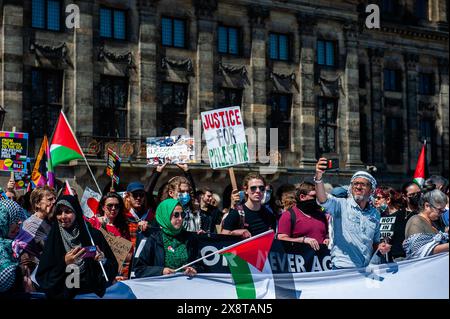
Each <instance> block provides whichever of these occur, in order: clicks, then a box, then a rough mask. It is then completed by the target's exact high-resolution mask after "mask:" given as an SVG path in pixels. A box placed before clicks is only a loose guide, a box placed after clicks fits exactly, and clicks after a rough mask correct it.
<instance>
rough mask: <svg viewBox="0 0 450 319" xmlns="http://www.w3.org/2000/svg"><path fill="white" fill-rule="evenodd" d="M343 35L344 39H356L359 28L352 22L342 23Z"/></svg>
mask: <svg viewBox="0 0 450 319" xmlns="http://www.w3.org/2000/svg"><path fill="white" fill-rule="evenodd" d="M343 29H344V35H345V40H346V41H356V40H357V39H358V34H359V32H360V31H359V29H358V25H357V24H356V23H354V22H348V23H346V24H345V25H344V27H343Z"/></svg>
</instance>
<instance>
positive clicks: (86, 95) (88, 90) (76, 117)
mask: <svg viewBox="0 0 450 319" xmlns="http://www.w3.org/2000/svg"><path fill="white" fill-rule="evenodd" d="M77 4H78V6H79V8H80V15H81V17H80V28H78V29H76V28H75V29H74V31H73V36H74V39H73V43H74V46H73V48H74V49H73V51H74V52H72V54H73V60H74V75H73V80H74V85H73V94H74V99H73V105H72V106H71V108H70V109H69V110H68V111H67V113H68V114H67V116H68V118H69V122H71V123H70V124H71V125H72V128H73V130H74V131H75V132H76V134H78V135H92V132H93V128H94V127H93V126H94V123H93V120H92V119H93V115H94V110H93V106H94V63H93V52H94V48H93V42H92V30H93V28H95V26H94V25H93V23H92V20H93V19H92V13H93V2H92V1H89V0H82V1H78V3H77Z"/></svg>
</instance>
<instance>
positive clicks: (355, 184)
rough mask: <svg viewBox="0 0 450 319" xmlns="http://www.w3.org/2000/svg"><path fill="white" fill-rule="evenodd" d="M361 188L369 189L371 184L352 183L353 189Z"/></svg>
mask: <svg viewBox="0 0 450 319" xmlns="http://www.w3.org/2000/svg"><path fill="white" fill-rule="evenodd" d="M359 186H361V187H362V188H369V187H370V184H369V183H364V182H353V183H352V187H353V188H356V187H359Z"/></svg>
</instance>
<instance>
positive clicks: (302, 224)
mask: <svg viewBox="0 0 450 319" xmlns="http://www.w3.org/2000/svg"><path fill="white" fill-rule="evenodd" d="M326 163H327V160H326V159H325V158H321V159H320V160H319V161H318V162H317V164H316V170H315V174H314V175H312V176H311V179H310V180H305V181H299V183H298V184H296V185H290V184H286V185H282V186H280V187H279V188H278V189H276V190H275V189H274V187H273V186H272V185H270V184H268V183H267V182H266V180H265V179H264V177H263V176H261V175H260V174H258V173H249V174H248V175H247V176H246V177H245V178H244V180H243V181H242V188H241V189H234V190H233V189H230V190H229V192H227V191H224V196H223V198H220V196H219V195H218V194H215V193H214V192H213V190H212V189H210V188H207V187H202V188H200V189H197V188H196V185H195V183H194V179H193V178H192V175H191V174H190V171H189V167H188V165H187V164H184V165H181V164H178V167H179V168H180V170H181V172H182V174H180V175H177V176H175V177H173V178H171V179H170V180H168V181H164V183H163V184H162V186H161V187H160V188H159V190H158V191H157V192H155V187H156V184H157V182H158V180H159V178H160V177H161V175H162V172H163V170H164V169H165V167H166V165H167V164H163V165H159V166H157V167H156V168H155V169H154V172H153V174H152V175H151V177H150V178H149V180H148V181H147V183H146V184H145V185H144V184H143V183H141V182H140V181H133V182H131V183H129V184H128V185H127V187H126V191H125V192H124V195H123V196H122V195H119V194H118V193H116V192H114V191H110V190H109V189H105V191H104V194H103V196H102V198H101V200H100V204H99V206H98V211H97V212H96V215H94V216H93V217H91V218H89V219H88V218H86V217H85V216H84V214H83V211H82V209H81V207H80V203H79V201H78V196H76V195H75V196H71V195H62V194H60V195H59V196H58V193H57V192H56V191H55V190H54V189H52V188H50V187H48V186H44V187H38V188H35V189H34V190H32V191H31V192H30V193H26V194H24V195H22V196H20V197H18V196H17V193H16V192H15V191H14V181H10V182H9V183H8V184H7V185H6V192H4V194H6V196H5V197H6V198H2V200H1V201H0V298H1V297H2V296H7V295H10V294H11V293H13V294H14V293H19V294H20V293H25V294H27V293H28V294H29V293H34V292H38V293H44V294H45V295H46V296H47V297H48V298H73V297H74V296H76V295H77V294H82V293H90V292H94V293H96V294H97V295H99V296H102V295H103V294H104V292H105V289H106V287H108V286H109V285H111V284H113V283H114V282H117V281H120V280H126V279H129V278H140V277H149V276H160V275H169V274H173V273H175V272H176V271H177V269H180V270H179V271H181V272H183V273H184V274H186V275H188V276H194V275H196V274H197V273H198V272H201V271H202V266H201V263H197V264H193V265H191V266H189V267H184V268H183V266H184V265H186V264H187V263H189V262H191V261H193V260H195V259H197V258H198V257H199V250H198V248H197V236H196V234H204V233H209V234H214V233H216V234H222V235H229V236H236V237H239V238H242V239H244V238H250V237H252V236H255V235H258V234H261V233H263V232H265V231H267V230H270V229H272V230H273V231H274V232H275V235H276V238H277V239H279V240H284V241H289V242H297V243H300V244H306V245H309V246H310V247H311V248H312V249H314V250H319V249H320V246H321V245H326V246H327V247H328V248H329V249H330V255H331V263H332V267H333V269H340V268H355V267H365V266H367V265H368V264H370V263H372V262H398V261H400V260H402V259H405V258H406V259H410V258H418V257H423V256H428V255H432V254H437V253H440V252H448V250H449V244H448V223H449V221H448V214H449V198H448V196H449V184H448V180H447V179H445V178H443V177H442V176H431V177H430V178H429V179H427V180H426V181H425V183H424V185H418V184H416V183H414V182H412V181H411V182H408V183H406V184H404V185H403V186H402V188H401V189H399V190H397V189H395V188H393V187H390V186H389V185H378V184H377V181H376V179H375V178H374V177H373V176H372V175H371V174H369V173H368V172H365V171H358V172H356V173H355V174H354V175H353V176H352V178H351V179H350V180H349V182H348V185H334V186H333V185H330V184H328V183H325V181H326V175H327V173H326ZM155 194H157V195H156V196H155ZM220 203H222V205H220ZM100 230H102V231H105V232H107V233H109V234H110V235H112V236H116V237H121V238H123V239H126V240H128V241H131V243H132V244H131V249H130V251H129V253H128V256H127V257H126V259H125V261H124V263H123V264H122V265H118V262H117V260H116V258H115V256H114V254H113V252H112V250H111V248H110V247H109V245H108V243H107V241H106V240H105V238H104V235H103V234H102V232H101V231H100ZM92 247H95V248H94V249H93V250H92V251H91V249H92ZM70 267H72V268H76V270H77V272H78V274H79V282H78V284H77V285H73V286H71V285H69V284H68V281H69V282H70V276H71V272H68V271H67V269H68V268H70ZM119 269H120V272H119Z"/></svg>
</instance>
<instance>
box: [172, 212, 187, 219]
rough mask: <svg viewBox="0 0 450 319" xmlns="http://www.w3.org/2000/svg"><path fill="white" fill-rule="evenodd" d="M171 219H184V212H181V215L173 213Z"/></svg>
mask: <svg viewBox="0 0 450 319" xmlns="http://www.w3.org/2000/svg"><path fill="white" fill-rule="evenodd" d="M173 217H174V218H180V217H181V218H184V217H186V213H185V212H181V213H179V212H175V213H173Z"/></svg>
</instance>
